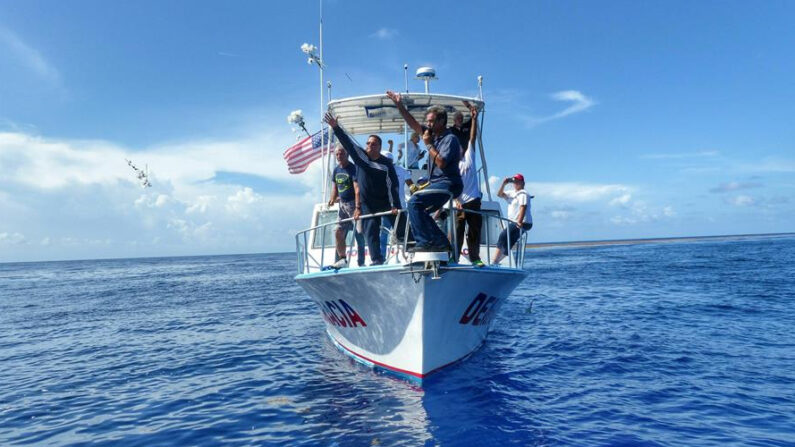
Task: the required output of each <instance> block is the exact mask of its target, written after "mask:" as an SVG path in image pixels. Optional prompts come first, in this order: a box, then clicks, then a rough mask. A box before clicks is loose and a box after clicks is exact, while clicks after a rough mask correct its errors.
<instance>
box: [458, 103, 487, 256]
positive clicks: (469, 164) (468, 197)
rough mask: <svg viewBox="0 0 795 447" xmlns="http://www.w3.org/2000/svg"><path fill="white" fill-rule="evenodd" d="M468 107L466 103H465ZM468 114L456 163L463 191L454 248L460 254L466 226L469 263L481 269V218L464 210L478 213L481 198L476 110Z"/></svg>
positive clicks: (472, 109)
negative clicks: (464, 139)
mask: <svg viewBox="0 0 795 447" xmlns="http://www.w3.org/2000/svg"><path fill="white" fill-rule="evenodd" d="M465 104H467V105H468V103H465ZM469 112H470V113H471V115H472V121H471V125H470V130H469V142H468V144H467V146H466V149H465V150H464V156H463V157H462V158H461V161H460V162H459V163H458V170H459V171H461V179H462V180H463V182H464V190H463V191H462V192H461V196H459V197H458V199H457V200H456V207H457V208H458V209H459V210H460V211H459V212H458V215H457V216H456V222H455V231H456V244H457V245H456V248H457V249H458V251H459V254H460V252H461V247H462V246H463V244H464V226H466V236H467V249H468V250H469V262H471V263H472V265H473V266H475V267H483V266H484V264H483V261H482V260H481V259H480V229H481V226H482V225H483V216H481V215H480V214H476V213H467V212H465V210H472V211H476V212H480V205H481V203H480V202H481V198H482V197H483V194H482V193H481V192H480V184H479V183H478V172H477V171H478V166H477V161H476V158H475V146H476V144H475V138H476V137H477V133H478V131H477V130H478V109H477V108H476V107H474V106H471V105H469Z"/></svg>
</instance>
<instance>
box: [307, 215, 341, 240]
mask: <svg viewBox="0 0 795 447" xmlns="http://www.w3.org/2000/svg"><path fill="white" fill-rule="evenodd" d="M337 219H338V217H337V211H336V210H329V211H321V212H319V213H317V221H316V222H315V226H317V225H323V224H327V223H330V222H336V221H337ZM336 227H337V226H336V225H326V226H325V227H323V228H322V230H323V232H322V233H321V231H320V230H321V229H317V230H315V231H314V232H313V234H314V240H313V241H312V248H320V245H321V244H323V243H325V247H334V246H335V245H336V244H335V242H334V229H335V228H336ZM323 233H326V239H325V240H323Z"/></svg>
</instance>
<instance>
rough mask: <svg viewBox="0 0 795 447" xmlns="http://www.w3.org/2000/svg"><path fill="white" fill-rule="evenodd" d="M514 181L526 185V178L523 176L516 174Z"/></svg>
mask: <svg viewBox="0 0 795 447" xmlns="http://www.w3.org/2000/svg"><path fill="white" fill-rule="evenodd" d="M513 181H515V182H522V183H524V176H523V175H522V174H516V175H514V176H513Z"/></svg>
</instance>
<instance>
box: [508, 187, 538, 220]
mask: <svg viewBox="0 0 795 447" xmlns="http://www.w3.org/2000/svg"><path fill="white" fill-rule="evenodd" d="M504 192H505V195H506V196H508V198H507V199H505V200H506V201H507V202H508V219H511V220H512V221H514V222H515V221H516V219H517V218H518V217H519V207H520V206H522V205H527V209H525V211H524V223H529V224H531V223H533V216H531V215H530V194H528V193H527V191H525V190H524V189H521V190H519V191H516V190H513V191H504Z"/></svg>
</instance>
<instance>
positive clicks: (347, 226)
mask: <svg viewBox="0 0 795 447" xmlns="http://www.w3.org/2000/svg"><path fill="white" fill-rule="evenodd" d="M354 209H356V203H355V202H340V211H339V214H337V215H338V216H339V218H340V220H344V219H351V218H353V211H354ZM337 228H338V229H340V230H342V231H344V232H346V233H347V232H349V231H351V230H352V229H353V221H348V222H340V223H338V224H337Z"/></svg>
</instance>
